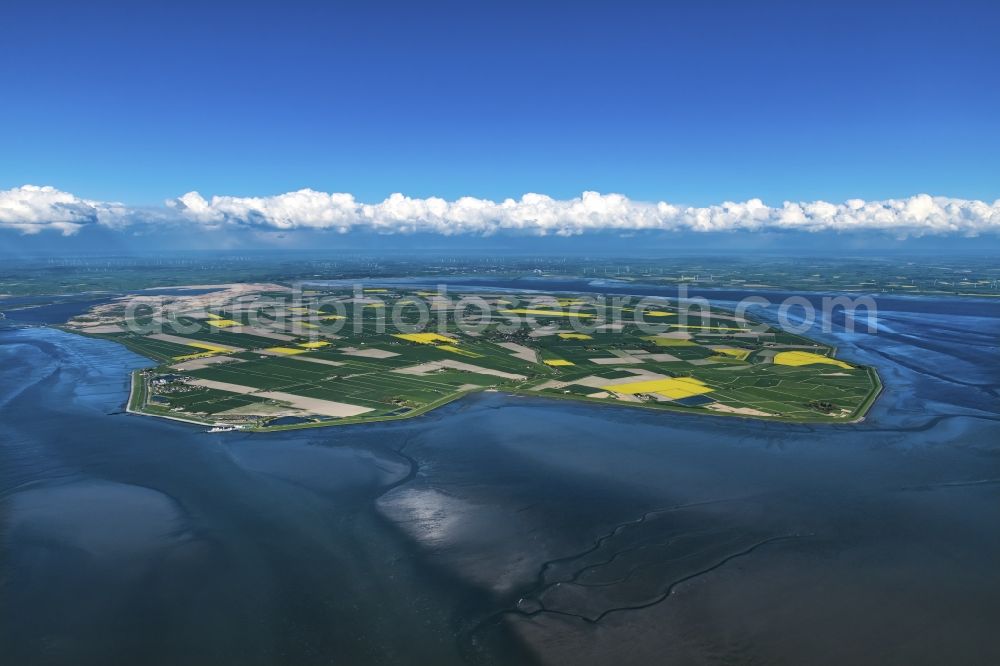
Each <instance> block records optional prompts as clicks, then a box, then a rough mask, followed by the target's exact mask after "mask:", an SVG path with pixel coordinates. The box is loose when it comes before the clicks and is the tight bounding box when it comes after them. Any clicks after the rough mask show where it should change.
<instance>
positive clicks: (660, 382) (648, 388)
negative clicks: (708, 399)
mask: <svg viewBox="0 0 1000 666" xmlns="http://www.w3.org/2000/svg"><path fill="white" fill-rule="evenodd" d="M601 388H602V389H604V390H605V391H612V392H614V393H624V394H627V395H635V394H637V393H655V394H657V395H662V396H663V397H665V398H670V399H671V400H678V399H680V398H690V397H691V396H693V395H701V394H703V393H711V392H712V389H711V388H709V387H708V386H705V383H704V382H703V381H701V380H700V379H695V378H694V377H669V378H666V379H650V380H646V381H641V382H630V383H628V384H609V385H608V386H602V387H601Z"/></svg>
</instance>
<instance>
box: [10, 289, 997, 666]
mask: <svg viewBox="0 0 1000 666" xmlns="http://www.w3.org/2000/svg"><path fill="white" fill-rule="evenodd" d="M538 288H553V287H551V285H539V287H538ZM879 304H880V306H881V307H880V312H879V326H880V331H879V334H878V335H862V334H848V333H846V332H843V331H835V332H834V333H832V334H829V335H828V336H826V337H827V339H828V340H829V341H830V342H833V343H836V344H837V345H838V346H839V347H840V354H841V356H843V357H845V358H847V359H849V360H852V361H855V362H859V363H867V364H873V365H876V366H878V367H879V370H880V372H881V374H882V377H883V380H884V381H885V384H886V391H885V394H884V395H883V396H882V398H881V399H880V400H879V402H878V403H877V405H876V407H875V409H874V410H873V412H872V413H871V414H870V416H869V418H867V419H866V420H865V422H864V423H861V424H858V425H852V426H834V427H809V426H803V425H783V424H775V423H761V422H755V421H748V420H742V419H730V418H721V417H709V416H701V417H699V416H681V415H676V414H658V413H649V412H646V411H642V410H632V409H627V408H615V407H610V406H609V407H604V406H592V405H589V404H588V405H582V404H572V403H566V402H561V401H553V400H544V399H530V398H520V397H510V396H504V395H501V394H481V395H479V396H475V397H472V398H469V399H466V400H463V401H459V402H457V403H453V404H451V405H448V406H446V407H445V408H443V409H440V410H438V411H436V412H433V413H431V414H429V415H427V416H424V417H421V418H417V419H413V420H410V421H403V422H398V423H392V424H375V425H370V426H351V427H344V428H330V429H325V430H310V431H301V432H291V433H276V434H268V435H248V434H240V433H219V434H208V433H205V432H203V430H202V429H200V428H196V427H192V426H188V425H185V424H179V423H173V422H168V421H161V420H155V419H151V418H145V417H137V416H130V415H125V414H123V413H121V409H122V405H123V403H124V401H125V398H126V396H127V391H128V385H127V384H128V371H129V370H130V369H131V368H136V367H141V366H143V365H147V364H148V361H146V360H145V359H143V358H141V357H139V356H136V355H134V354H132V353H130V352H128V351H126V350H124V349H122V348H121V347H119V346H117V345H115V344H113V343H109V342H105V341H100V340H92V339H87V338H82V337H79V336H75V335H72V334H68V333H63V332H60V331H58V330H54V329H46V328H32V329H16V330H5V331H0V655H2V663H3V664H5V665H6V664H11V665H20V664H74V665H87V664H95V665H97V664H100V665H106V664H119V663H122V664H124V663H129V664H171V665H173V664H191V665H195V664H206V665H207V664H213V665H215V666H220V665H223V666H225V665H228V664H233V665H235V664H240V665H241V666H242V665H247V664H289V665H291V664H295V665H307V664H375V663H381V664H421V665H424V664H450V663H477V664H478V663H483V664H495V663H500V664H506V663H512V664H521V663H532V662H536V663H573V664H591V663H592V664H606V663H609V661H612V660H613V661H614V663H619V664H633V663H634V664H652V663H655V664H669V663H678V664H689V663H769V664H802V663H810V664H844V663H851V664H886V663H898V664H940V663H963V664H996V663H1000V636H998V634H997V632H996V626H997V625H998V623H1000V568H998V567H997V562H1000V530H998V529H997V525H1000V350H998V348H997V345H998V339H1000V305H995V304H988V303H981V302H978V303H971V304H970V302H968V301H965V302H961V303H959V304H956V303H954V302H950V301H940V300H935V299H913V298H907V299H895V300H892V299H883V300H880V303H879Z"/></svg>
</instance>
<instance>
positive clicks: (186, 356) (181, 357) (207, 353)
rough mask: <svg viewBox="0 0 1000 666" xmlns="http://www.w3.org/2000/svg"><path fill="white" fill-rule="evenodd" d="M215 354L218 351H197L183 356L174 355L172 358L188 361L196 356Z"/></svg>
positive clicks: (204, 356)
mask: <svg viewBox="0 0 1000 666" xmlns="http://www.w3.org/2000/svg"><path fill="white" fill-rule="evenodd" d="M216 355H218V352H214V351H206V352H198V353H197V354H185V355H183V356H174V358H173V360H175V361H190V360H193V359H196V358H208V357H209V356H216Z"/></svg>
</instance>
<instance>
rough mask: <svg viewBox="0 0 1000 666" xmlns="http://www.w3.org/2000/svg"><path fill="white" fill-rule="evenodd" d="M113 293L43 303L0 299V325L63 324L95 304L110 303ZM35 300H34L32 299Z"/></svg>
mask: <svg viewBox="0 0 1000 666" xmlns="http://www.w3.org/2000/svg"><path fill="white" fill-rule="evenodd" d="M114 298H115V296H114V295H109V296H101V297H96V298H95V297H87V298H67V299H57V300H56V301H55V302H50V303H46V304H45V305H37V306H31V305H28V306H26V305H24V304H20V305H16V304H14V303H11V302H10V301H11V300H14V299H7V300H0V315H3V316H2V317H0V326H8V327H9V326H10V325H12V324H13V325H23V324H63V323H66V322H67V321H69V320H70V319H72V318H73V317H76V316H77V315H82V314H84V313H85V312H87V311H88V310H90V308H92V307H94V306H96V305H103V304H105V303H110V302H111V301H112V300H113V299H114ZM32 302H35V301H32Z"/></svg>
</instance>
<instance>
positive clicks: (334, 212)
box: [0, 185, 1000, 237]
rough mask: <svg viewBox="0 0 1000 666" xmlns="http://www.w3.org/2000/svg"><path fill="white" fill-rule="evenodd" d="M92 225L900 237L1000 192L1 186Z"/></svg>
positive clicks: (993, 206)
mask: <svg viewBox="0 0 1000 666" xmlns="http://www.w3.org/2000/svg"><path fill="white" fill-rule="evenodd" d="M88 225H99V226H103V227H110V228H116V229H120V228H126V227H132V226H143V225H145V226H147V227H148V226H150V225H190V226H194V227H196V228H197V227H203V228H209V229H240V228H248V229H254V230H257V231H282V232H291V231H294V230H297V229H308V230H330V231H334V232H340V233H348V232H351V231H369V232H375V233H380V234H414V233H431V234H440V235H446V236H451V235H461V234H474V235H480V236H489V235H493V234H502V233H508V234H525V235H539V236H540V235H561V236H572V235H578V234H585V233H589V232H613V233H614V232H617V233H631V232H640V231H666V232H669V231H689V232H732V231H744V232H755V231H806V232H821V231H833V232H866V231H877V232H886V233H890V234H893V235H896V236H899V237H907V236H924V235H945V234H953V235H964V236H976V235H980V234H986V233H997V232H1000V200H997V201H994V202H993V203H986V202H984V201H977V200H971V199H955V198H949V197H934V196H930V195H927V194H918V195H915V196H912V197H908V198H904V199H886V200H882V201H863V200H861V199H851V200H848V201H845V202H843V203H839V204H834V203H828V202H825V201H812V202H791V201H786V202H785V203H784V204H782V205H781V206H778V207H774V206H767V205H765V204H764V203H763V202H762V201H761V200H760V199H751V200H749V201H744V202H724V203H721V204H717V205H712V206H703V207H695V206H678V205H674V204H670V203H667V202H665V201H660V202H644V201H632V200H631V199H629V198H627V197H625V196H623V195H620V194H600V193H598V192H584V193H583V194H582V195H581V196H579V197H576V198H573V199H553V198H552V197H548V196H545V195H543V194H525V195H524V196H522V197H521V198H520V199H505V200H504V201H500V202H496V201H490V200H488V199H477V198H473V197H462V198H460V199H456V200H454V201H447V200H445V199H441V198H437V197H430V198H426V199H414V198H411V197H407V196H404V195H402V194H393V195H392V196H390V197H389V198H387V199H385V200H384V201H382V202H380V203H375V204H367V203H362V202H359V201H357V200H356V199H355V198H354V195H352V194H346V193H332V194H330V193H325V192H317V191H315V190H309V189H305V190H299V191H297V192H288V193H286V194H279V195H276V196H269V197H230V196H213V197H212V198H211V199H206V198H205V197H203V196H202V195H200V194H199V193H197V192H188V193H187V194H185V195H183V196H180V197H177V198H175V199H169V200H167V201H166V202H165V204H164V206H163V207H158V208H134V207H129V206H125V205H122V204H118V203H112V202H101V201H91V200H87V199H81V198H79V197H77V196H75V195H73V194H70V193H68V192H62V191H60V190H57V189H55V188H53V187H47V186H46V187H39V186H35V185H24V186H22V187H17V188H13V189H10V190H4V191H0V228H7V229H14V230H17V231H20V232H22V233H25V234H36V233H39V232H42V231H44V230H54V231H56V232H60V233H62V234H64V235H72V234H74V233H77V232H78V231H79V230H80V229H82V228H85V227H87V226H88Z"/></svg>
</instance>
